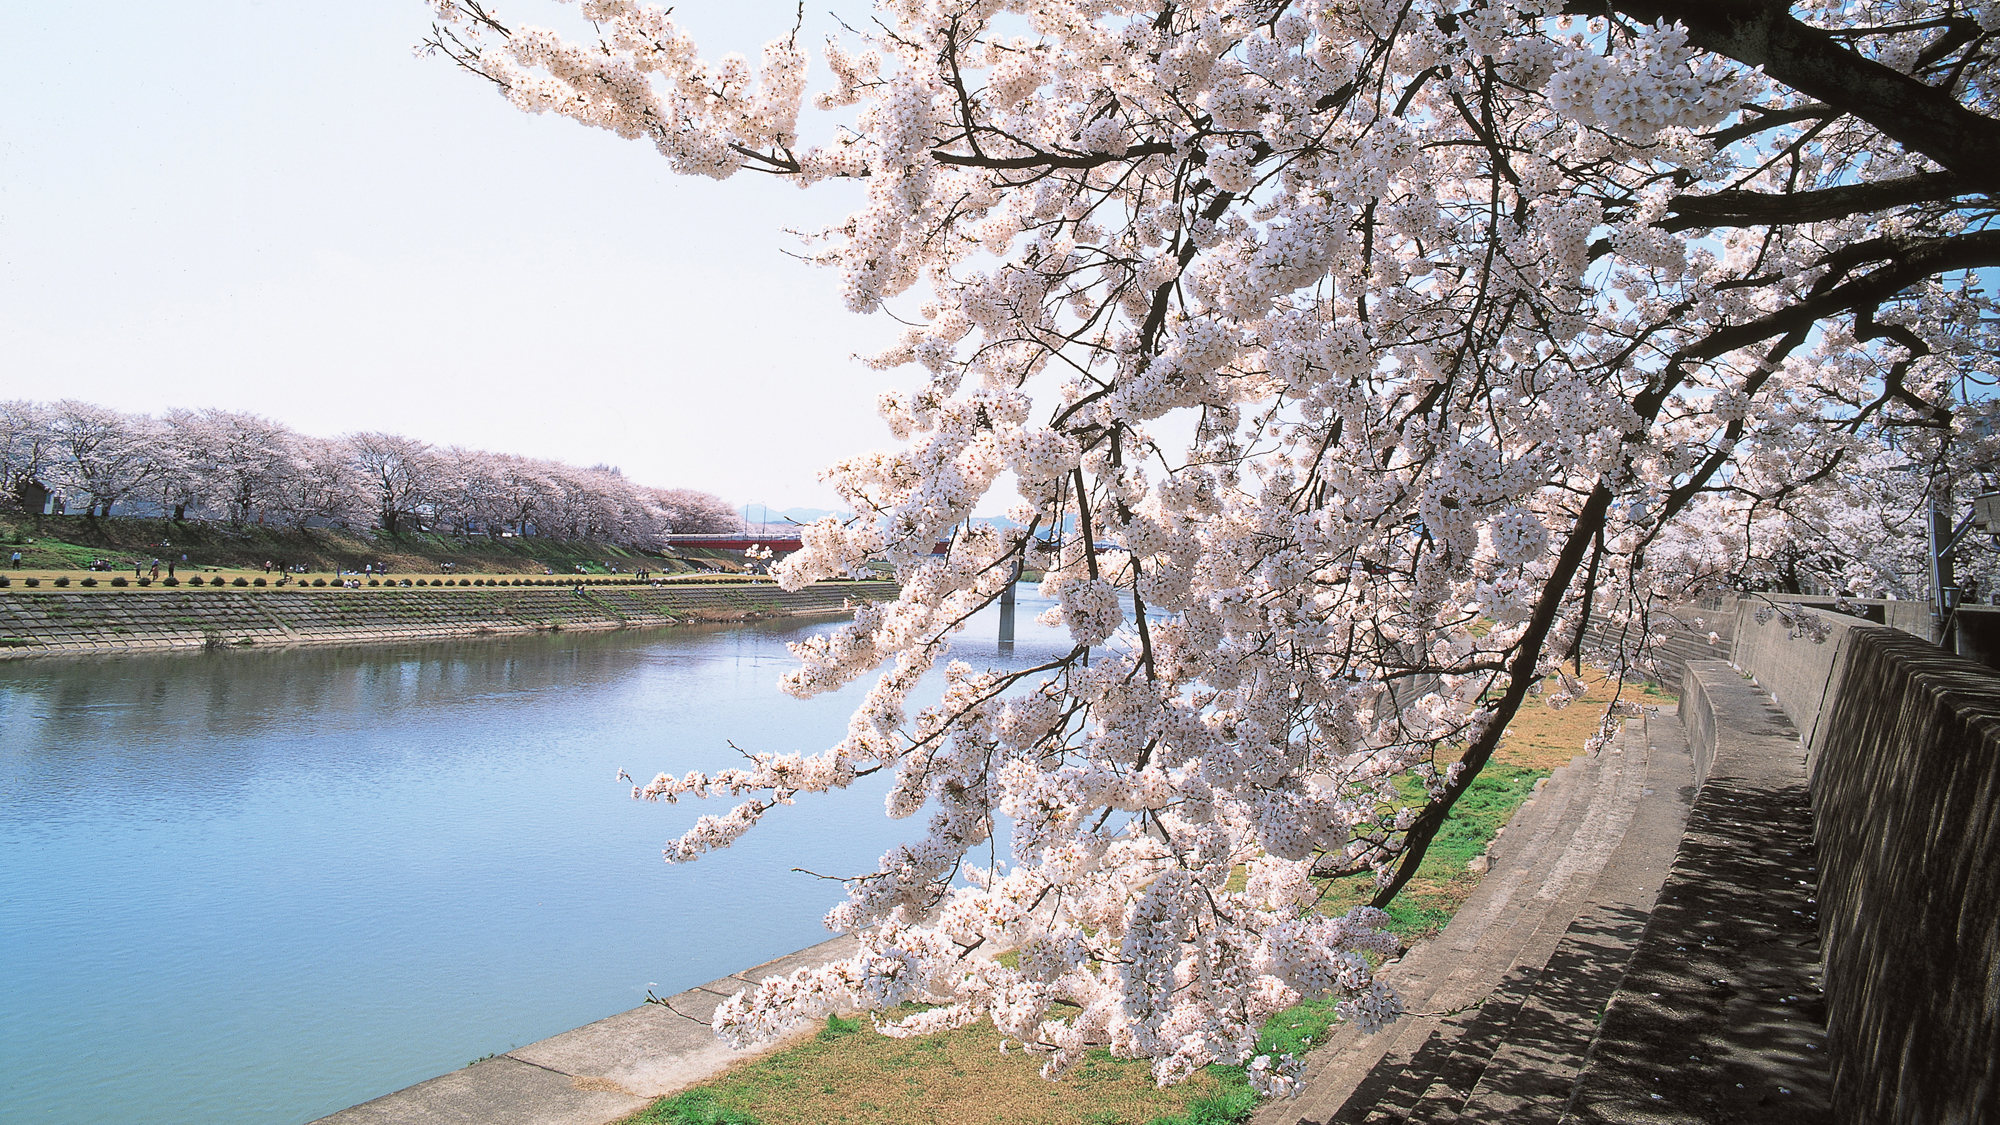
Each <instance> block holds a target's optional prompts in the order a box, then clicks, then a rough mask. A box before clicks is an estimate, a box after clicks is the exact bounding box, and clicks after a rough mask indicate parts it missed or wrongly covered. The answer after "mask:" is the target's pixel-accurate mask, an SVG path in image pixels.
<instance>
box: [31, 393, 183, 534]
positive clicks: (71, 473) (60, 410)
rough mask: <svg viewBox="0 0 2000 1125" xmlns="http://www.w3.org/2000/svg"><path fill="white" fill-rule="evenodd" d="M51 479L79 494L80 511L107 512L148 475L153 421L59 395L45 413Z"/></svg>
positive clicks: (151, 467)
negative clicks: (81, 505)
mask: <svg viewBox="0 0 2000 1125" xmlns="http://www.w3.org/2000/svg"><path fill="white" fill-rule="evenodd" d="M47 423H48V434H49V442H48V448H49V450H50V453H51V456H50V459H49V465H48V471H49V473H50V476H51V481H50V483H52V484H54V485H55V486H56V487H57V488H58V489H60V490H62V491H63V492H66V493H68V494H69V495H70V496H71V497H81V498H82V499H83V501H84V514H85V515H88V516H91V517H96V516H98V515H105V516H108V515H110V514H111V508H112V505H114V504H117V503H118V502H119V501H121V500H123V499H125V498H126V497H128V496H130V495H132V494H133V493H134V492H137V491H138V490H139V489H141V488H142V487H144V486H145V484H146V482H147V481H148V479H149V478H150V477H151V476H152V475H153V472H154V467H153V464H152V462H151V461H150V459H149V457H148V451H149V449H150V448H152V447H153V446H154V445H155V444H157V442H156V433H155V431H156V429H157V427H156V424H155V423H154V422H153V420H152V419H151V418H148V417H145V416H143V415H135V414H126V413H123V412H121V411H117V410H112V409H109V408H108V407H103V406H97V405H95V404H93V403H88V402H79V401H77V400H75V399H64V400H63V401H61V402H58V403H56V404H55V405H54V406H53V407H51V408H50V409H49V412H48V415H47Z"/></svg>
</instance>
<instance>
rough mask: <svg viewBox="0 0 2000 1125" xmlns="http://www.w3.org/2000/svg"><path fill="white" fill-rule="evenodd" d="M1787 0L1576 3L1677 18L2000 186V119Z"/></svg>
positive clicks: (1714, 47)
mask: <svg viewBox="0 0 2000 1125" xmlns="http://www.w3.org/2000/svg"><path fill="white" fill-rule="evenodd" d="M1789 7H1790V6H1789V5H1788V4H1786V3H1785V2H1784V0H1574V2H1572V3H1571V4H1570V5H1569V6H1568V10H1570V11H1572V12H1576V13H1578V14H1587V15H1597V16H1608V15H1610V14H1611V13H1612V12H1614V11H1616V12H1618V13H1620V14H1622V15H1625V16H1629V17H1631V18H1632V19H1635V20H1643V21H1644V22H1646V23H1653V22H1656V21H1658V20H1665V21H1667V22H1669V23H1673V22H1675V21H1678V22H1680V23H1681V24H1683V25H1685V26H1686V27H1687V29H1688V42H1689V43H1690V44H1691V45H1693V46H1696V47H1700V48H1702V49H1703V50H1707V51H1713V52H1715V53H1716V54H1719V55H1724V56H1727V57H1728V58H1731V59H1734V60H1736V61H1737V62H1740V63H1742V64H1743V65H1745V66H1761V67H1763V68H1764V73H1765V74H1768V75H1770V76H1771V77H1772V78H1775V79H1777V80H1778V81H1780V82H1782V83H1784V84H1785V85H1787V86H1790V87H1791V88H1792V89H1794V90H1797V91H1799V92H1800V93H1802V94H1807V95H1810V96H1812V97H1815V98H1818V99H1820V100H1821V101H1824V102H1825V103H1826V104H1827V105H1829V106H1832V107H1834V108H1835V109H1838V110H1840V111H1842V112H1844V113H1850V114H1853V115H1854V116H1856V117H1858V118H1860V119H1861V120H1863V121H1866V122H1867V123H1868V124H1870V125H1873V126H1874V127H1875V128H1877V129H1879V130H1881V132H1882V134H1883V135H1884V136H1886V137H1889V138H1891V139H1892V140H1895V141H1897V142H1898V143H1900V144H1902V145H1903V146H1904V147H1905V148H1908V149H1910V150H1911V151H1913V152H1919V153H1922V154H1923V155H1925V156H1928V157H1930V158H1931V159H1932V160H1935V161H1937V162H1938V164H1940V165H1942V166H1943V167H1945V168H1947V169H1950V170H1951V171H1953V172H1957V173H1958V174H1960V175H1962V176H1964V177H1966V179H1967V181H1968V182H1969V183H1971V184H1973V185H1975V186H1976V187H1977V188H1978V189H1979V190H1983V191H1989V192H1991V191H1996V190H2000V160H1995V159H1994V153H2000V121H1996V120H1994V119H1993V118H1991V117H1987V116H1985V115H1984V114H1980V113H1975V112H1973V111H1972V110H1970V109H1967V108H1966V107H1965V106H1963V105H1961V104H1959V102H1958V100H1957V99H1956V98H1954V97H1952V95H1951V93H1950V92H1949V91H1946V90H1942V89H1939V88H1938V87H1936V86H1929V85H1926V84H1924V83H1923V82H1920V81H1918V80H1917V79H1915V78H1912V77H1910V76H1909V75H1907V74H1903V73H1900V72H1898V71H1895V70H1891V69H1890V68H1888V67H1886V66H1884V65H1882V64H1881V63H1878V62H1876V61H1875V60H1873V59H1870V58H1867V57H1866V56H1864V55H1862V54H1860V53H1859V52H1856V51H1853V50H1850V49H1849V48H1847V47H1845V46H1842V45H1841V43H1840V42H1839V41H1838V40H1837V39H1835V38H1834V37H1833V36H1831V35H1828V34H1827V33H1826V32H1824V31H1821V30H1820V29H1818V28H1816V27H1812V26H1810V25H1808V24H1805V23H1803V22H1801V21H1799V20H1798V19H1796V18H1794V17H1793V16H1792V14H1791V12H1790V10H1789Z"/></svg>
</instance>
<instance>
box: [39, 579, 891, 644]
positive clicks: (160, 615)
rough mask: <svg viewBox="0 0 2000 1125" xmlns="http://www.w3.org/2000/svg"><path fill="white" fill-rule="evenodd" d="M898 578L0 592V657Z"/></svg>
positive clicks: (598, 619)
mask: <svg viewBox="0 0 2000 1125" xmlns="http://www.w3.org/2000/svg"><path fill="white" fill-rule="evenodd" d="M895 595H896V585H895V583H893V582H821V583H816V584H814V585H812V586H808V587H807V588H805V589H803V590H798V591H792V592H787V591H785V590H781V589H779V588H778V587H777V586H776V585H775V584H772V583H764V582H755V583H752V582H737V583H717V584H714V585H698V584H693V583H677V584H663V585H659V586H652V585H643V584H636V583H629V582H628V583H626V584H615V585H614V584H603V580H602V579H600V580H597V582H596V583H593V584H579V585H569V584H564V585H558V586H538V587H526V586H521V587H516V586H478V587H446V588H435V589H433V588H423V589H418V588H409V587H396V588H382V589H368V588H365V587H364V588H362V589H342V588H337V587H328V588H326V589H318V588H299V587H287V588H283V589H261V590H260V589H248V590H245V589H236V588H229V587H224V588H221V589H178V590H150V589H149V590H85V591H68V590H14V589H10V590H5V591H0V660H4V659H20V658H23V657H34V656H64V655H68V656H77V655H87V654H93V653H113V652H159V651H170V650H175V649H202V648H210V649H215V648H231V649H250V648H258V647H284V646H292V645H322V644H379V643H382V642H388V641H413V640H445V639H452V638H460V637H480V636H495V635H508V634H525V633H547V632H561V631H564V630H572V631H587V630H604V629H630V628H648V627H654V626H662V625H685V624H692V623H696V622H709V621H746V620H757V619H761V618H768V617H794V616H807V615H832V614H838V613H842V612H846V611H847V610H848V609H849V608H850V607H851V606H852V604H853V603H856V602H861V601H870V600H875V601H880V600H886V599H889V598H893V597H895Z"/></svg>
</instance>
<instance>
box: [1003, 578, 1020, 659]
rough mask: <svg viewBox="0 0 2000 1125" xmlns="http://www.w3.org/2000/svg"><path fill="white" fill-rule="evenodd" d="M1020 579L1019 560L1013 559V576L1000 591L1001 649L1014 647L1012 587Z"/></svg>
mask: <svg viewBox="0 0 2000 1125" xmlns="http://www.w3.org/2000/svg"><path fill="white" fill-rule="evenodd" d="M1020 581H1021V560H1020V559H1015V560H1014V573H1013V576H1012V577H1010V578H1009V579H1008V580H1007V588H1006V589H1005V590H1002V591H1000V647H1001V649H1002V650H1007V649H1012V648H1013V647H1014V587H1015V586H1017V585H1019V584H1020Z"/></svg>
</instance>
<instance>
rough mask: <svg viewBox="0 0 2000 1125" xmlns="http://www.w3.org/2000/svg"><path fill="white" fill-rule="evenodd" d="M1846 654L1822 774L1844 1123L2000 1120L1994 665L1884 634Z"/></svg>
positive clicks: (1823, 849) (1827, 721)
mask: <svg viewBox="0 0 2000 1125" xmlns="http://www.w3.org/2000/svg"><path fill="white" fill-rule="evenodd" d="M1838 655H1839V657H1840V659H1839V660H1838V665H1839V668H1838V679H1837V681H1836V689H1835V690H1834V691H1832V692H1831V693H1829V695H1828V697H1827V698H1826V699H1825V701H1824V703H1823V704H1822V705H1821V706H1820V707H1819V709H1818V710H1819V728H1820V729H1819V733H1818V734H1817V736H1816V737H1815V739H1814V749H1815V754H1814V761H1815V765H1814V770H1813V784H1812V793H1813V805H1814V819H1815V823H1816V826H1817V837H1818V842H1819V856H1820V878H1819V909H1820V936H1821V943H1822V945H1823V948H1824V951H1825V956H1826V992H1827V1013H1828V1016H1827V1023H1828V1031H1827V1040H1828V1049H1829V1053H1830V1056H1831V1059H1830V1061H1831V1066H1832V1082H1833V1106H1834V1109H1835V1117H1836V1120H1839V1121H1842V1122H1898V1123H1903V1122H1907V1123H1910V1125H1916V1123H1919V1122H1921V1123H1927V1125H1928V1123H1945V1122H1974V1121H1990V1120H1995V1119H2000V1061H1996V1060H2000V675H1996V674H1995V673H1994V672H1992V671H1991V670H1990V669H1987V668H1984V667H1982V666H1980V665H1977V664H1974V663H1972V662H1971V661H1968V660H1965V659H1963V658H1961V657H1958V656H1955V655H1952V654H1950V653H1947V652H1944V651H1942V650H1940V649H1939V648H1937V647H1935V646H1933V645H1931V644H1928V643H1926V642H1925V641H1923V640H1922V639H1920V638H1917V637H1912V636H1909V635H1908V634H1905V633H1901V632H1897V631H1894V630H1891V629H1884V628H1871V627H1865V626H1864V627H1857V628H1851V629H1848V630H1846V631H1845V635H1844V636H1843V637H1842V638H1841V642H1840V645H1839V650H1838ZM1796 663H1801V664H1802V663H1805V661H1798V662H1796ZM1823 663H1824V662H1823ZM1801 672H1802V674H1801V675H1800V676H1799V677H1798V678H1799V679H1800V680H1801V681H1802V682H1803V681H1809V680H1810V679H1811V675H1810V674H1809V673H1807V672H1806V671H1805V670H1801ZM1760 679H1761V676H1760ZM1782 699H1783V696H1782V695H1781V696H1780V700H1781V701H1782Z"/></svg>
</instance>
